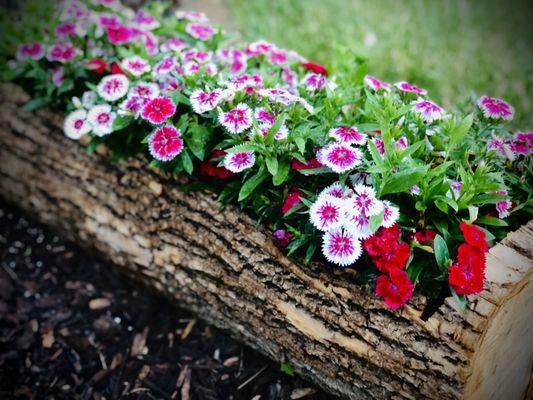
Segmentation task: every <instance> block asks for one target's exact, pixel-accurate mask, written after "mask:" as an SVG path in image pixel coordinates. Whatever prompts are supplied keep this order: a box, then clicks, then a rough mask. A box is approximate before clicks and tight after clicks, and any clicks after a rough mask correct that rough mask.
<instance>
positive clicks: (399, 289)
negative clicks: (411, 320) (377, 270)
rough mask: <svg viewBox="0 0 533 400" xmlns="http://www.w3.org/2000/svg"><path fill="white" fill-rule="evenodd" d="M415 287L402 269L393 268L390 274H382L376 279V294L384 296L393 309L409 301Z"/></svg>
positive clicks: (386, 302)
mask: <svg viewBox="0 0 533 400" xmlns="http://www.w3.org/2000/svg"><path fill="white" fill-rule="evenodd" d="M414 289H415V286H414V285H413V283H412V282H411V281H410V280H409V276H408V275H407V274H406V273H405V272H404V271H401V270H392V271H391V272H390V274H389V276H387V275H381V276H378V278H377V279H376V295H377V296H379V297H381V298H383V300H384V301H385V304H387V306H389V307H390V308H392V309H393V310H396V309H398V308H400V307H401V306H403V305H404V304H405V303H407V300H409V299H410V298H411V296H412V295H413V291H414Z"/></svg>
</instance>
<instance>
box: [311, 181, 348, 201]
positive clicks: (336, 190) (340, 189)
mask: <svg viewBox="0 0 533 400" xmlns="http://www.w3.org/2000/svg"><path fill="white" fill-rule="evenodd" d="M351 195H353V191H352V190H351V189H350V188H348V187H346V186H343V185H341V184H340V183H339V182H336V183H333V184H331V185H329V186H328V187H327V188H325V189H324V190H322V192H320V194H319V196H333V197H336V198H338V199H344V198H346V197H350V196H351Z"/></svg>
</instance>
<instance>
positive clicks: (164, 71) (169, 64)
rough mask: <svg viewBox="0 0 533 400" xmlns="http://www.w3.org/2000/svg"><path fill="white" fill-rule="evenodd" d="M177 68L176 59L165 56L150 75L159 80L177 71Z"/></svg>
mask: <svg viewBox="0 0 533 400" xmlns="http://www.w3.org/2000/svg"><path fill="white" fill-rule="evenodd" d="M178 67H179V64H178V60H177V59H176V57H172V56H166V57H164V58H163V59H162V60H161V61H159V62H158V63H157V64H156V65H155V66H154V70H153V72H152V75H153V76H154V77H156V78H161V77H164V76H166V75H168V74H170V73H171V72H174V71H177V69H178Z"/></svg>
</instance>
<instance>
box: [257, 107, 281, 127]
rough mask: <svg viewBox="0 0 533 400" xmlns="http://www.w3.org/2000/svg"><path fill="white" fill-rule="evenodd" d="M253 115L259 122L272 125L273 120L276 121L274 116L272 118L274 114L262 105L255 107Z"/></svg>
mask: <svg viewBox="0 0 533 400" xmlns="http://www.w3.org/2000/svg"><path fill="white" fill-rule="evenodd" d="M254 117H255V119H256V121H257V122H260V123H265V124H270V125H274V122H276V118H274V115H272V114H271V113H269V112H268V111H267V110H266V109H264V108H263V107H259V108H256V109H255V111H254Z"/></svg>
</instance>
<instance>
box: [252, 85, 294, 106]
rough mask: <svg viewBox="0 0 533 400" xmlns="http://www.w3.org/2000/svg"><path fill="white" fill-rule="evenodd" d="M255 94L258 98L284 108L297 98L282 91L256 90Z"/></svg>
mask: <svg viewBox="0 0 533 400" xmlns="http://www.w3.org/2000/svg"><path fill="white" fill-rule="evenodd" d="M257 93H258V94H259V96H262V97H266V98H267V99H268V100H270V101H273V102H275V103H281V104H284V105H286V106H288V105H290V104H294V103H296V102H297V101H298V96H295V95H293V94H291V93H290V92H289V91H287V90H284V89H261V90H258V91H257Z"/></svg>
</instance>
